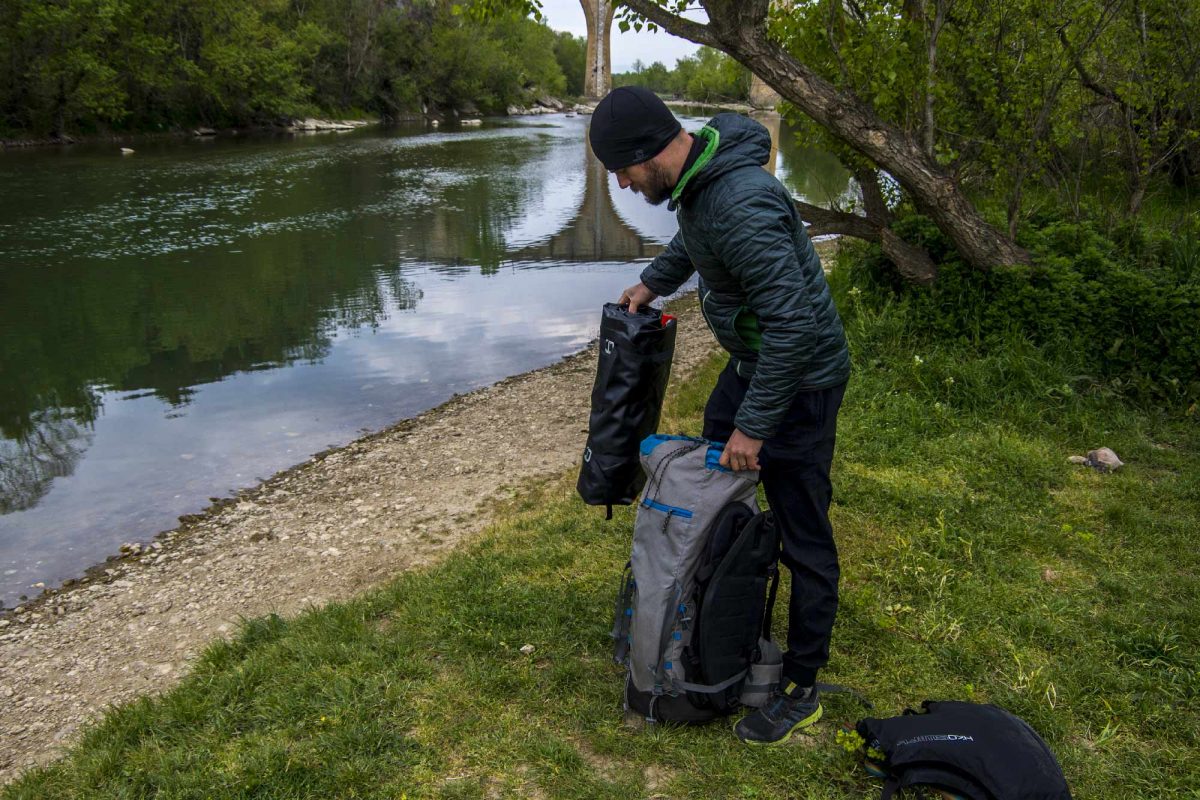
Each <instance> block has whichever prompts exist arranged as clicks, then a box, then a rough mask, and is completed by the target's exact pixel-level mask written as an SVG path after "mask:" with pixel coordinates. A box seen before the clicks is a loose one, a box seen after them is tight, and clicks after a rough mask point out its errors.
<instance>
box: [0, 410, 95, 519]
mask: <svg viewBox="0 0 1200 800" xmlns="http://www.w3.org/2000/svg"><path fill="white" fill-rule="evenodd" d="M91 443H92V432H91V431H89V430H87V429H85V428H84V427H83V426H81V425H80V424H79V423H77V422H76V421H75V420H73V419H70V418H68V417H67V416H66V415H64V414H63V413H61V412H60V411H59V410H58V409H53V408H51V409H46V410H44V411H40V412H38V413H37V414H35V415H34V418H33V419H31V420H29V424H28V431H27V433H26V434H25V435H24V436H22V437H21V438H19V439H0V514H9V513H12V512H13V511H22V510H24V509H27V508H32V507H33V506H35V505H37V502H38V501H39V500H41V499H42V498H43V497H44V496H45V495H46V493H47V492H48V491H50V484H51V483H52V482H53V481H54V479H55V478H64V477H66V476H68V475H70V474H71V473H73V472H74V471H75V467H76V466H77V465H78V464H79V459H80V458H82V457H83V454H84V452H86V451H87V449H88V447H89V446H90V445H91Z"/></svg>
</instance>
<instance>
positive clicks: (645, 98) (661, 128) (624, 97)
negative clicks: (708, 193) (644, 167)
mask: <svg viewBox="0 0 1200 800" xmlns="http://www.w3.org/2000/svg"><path fill="white" fill-rule="evenodd" d="M681 130H683V126H682V125H680V124H679V120H677V119H675V115H674V114H672V113H671V112H670V110H669V109H668V108H667V104H666V103H664V102H663V101H662V100H660V99H659V98H658V95H656V94H655V93H654V92H652V91H650V90H649V89H643V88H642V87H640V86H621V87H618V88H616V89H613V90H612V91H611V92H609V93H608V95H607V96H606V97H605V98H604V99H603V100H601V101H600V104H599V105H597V106H596V110H595V111H593V112H592V126H591V129H590V130H589V131H588V138H590V139H591V142H592V152H594V153H595V154H596V157H597V158H599V159H600V161H601V162H603V164H604V168H605V169H607V170H609V171H610V172H612V171H614V170H618V169H622V168H623V167H629V166H632V165H634V164H640V163H642V162H643V161H649V160H650V159H652V158H654V157H655V156H656V155H658V154H659V153H661V152H662V151H663V149H664V148H666V146H667V145H669V144H670V143H671V140H672V139H674V138H675V137H676V136H677V135H678V134H679V132H680V131H681Z"/></svg>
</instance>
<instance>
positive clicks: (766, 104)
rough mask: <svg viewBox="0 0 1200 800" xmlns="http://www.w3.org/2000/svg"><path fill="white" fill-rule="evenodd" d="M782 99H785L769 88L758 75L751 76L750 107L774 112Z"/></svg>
mask: <svg viewBox="0 0 1200 800" xmlns="http://www.w3.org/2000/svg"><path fill="white" fill-rule="evenodd" d="M781 99H783V98H781V97H780V96H779V92H777V91H775V90H774V89H772V88H771V87H770V86H767V83H766V81H764V80H763V79H762V78H760V77H758V76H757V75H751V76H750V105H752V106H754V107H755V108H762V109H771V110H773V109H774V108H775V106H777V105H779V101H780V100H781Z"/></svg>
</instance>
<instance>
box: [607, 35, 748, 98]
mask: <svg viewBox="0 0 1200 800" xmlns="http://www.w3.org/2000/svg"><path fill="white" fill-rule="evenodd" d="M612 77H613V86H641V87H644V88H646V89H649V90H651V91H653V92H656V93H657V94H659V95H662V96H664V97H674V98H677V99H680V100H694V101H696V102H697V103H744V102H746V101H748V100H749V99H750V70H748V69H746V68H745V67H744V66H742V65H741V64H739V63H738V62H737V61H734V60H733V59H732V58H730V57H729V56H727V55H725V54H724V53H722V52H721V51H719V50H714V49H713V48H711V47H701V48H700V49H699V50H697V51H696V53H695V54H694V55H690V56H687V57H686V58H681V59H679V60H678V61H676V62H675V67H674V69H667V67H666V65H665V64H663V63H662V62H661V61H655V62H653V63H652V64H650V65H649V66H647V65H646V64H644V63H643V62H641V61H635V62H634V64H633V69H631V70H630V71H629V72H619V73H614V74H613V76H612Z"/></svg>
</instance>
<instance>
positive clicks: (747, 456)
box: [720, 428, 763, 472]
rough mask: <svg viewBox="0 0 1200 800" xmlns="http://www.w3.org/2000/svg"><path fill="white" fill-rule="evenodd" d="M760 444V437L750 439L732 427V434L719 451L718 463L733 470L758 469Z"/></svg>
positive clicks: (761, 443)
mask: <svg viewBox="0 0 1200 800" xmlns="http://www.w3.org/2000/svg"><path fill="white" fill-rule="evenodd" d="M762 445H763V440H762V439H751V438H750V437H749V436H747V435H746V434H744V433H742V432H741V431H739V430H738V429H737V428H734V430H733V435H732V436H730V437H729V441H728V442H727V443H726V444H725V451H724V452H723V453H721V461H720V464H721V466H722V467H729V469H731V470H733V471H735V472H740V471H741V470H744V469H758V451H759V450H761V449H762Z"/></svg>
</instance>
